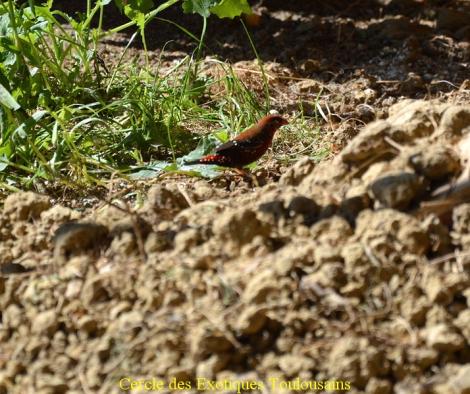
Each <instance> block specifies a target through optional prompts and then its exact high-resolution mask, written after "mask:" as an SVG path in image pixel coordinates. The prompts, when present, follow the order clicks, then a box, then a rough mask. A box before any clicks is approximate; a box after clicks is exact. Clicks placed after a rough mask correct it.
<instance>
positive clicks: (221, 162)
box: [184, 155, 229, 165]
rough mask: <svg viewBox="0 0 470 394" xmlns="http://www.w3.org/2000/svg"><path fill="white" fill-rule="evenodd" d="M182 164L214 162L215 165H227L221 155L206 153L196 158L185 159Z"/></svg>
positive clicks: (226, 161)
mask: <svg viewBox="0 0 470 394" xmlns="http://www.w3.org/2000/svg"><path fill="white" fill-rule="evenodd" d="M184 164H189V165H191V164H215V165H227V164H229V163H228V160H227V158H226V157H225V156H222V155H207V156H204V157H201V158H199V159H196V160H190V161H185V162H184Z"/></svg>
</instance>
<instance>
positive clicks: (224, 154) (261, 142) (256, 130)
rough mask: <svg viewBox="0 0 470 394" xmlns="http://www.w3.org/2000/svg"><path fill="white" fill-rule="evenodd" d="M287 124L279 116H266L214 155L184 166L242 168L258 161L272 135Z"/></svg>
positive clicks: (217, 149)
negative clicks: (202, 165)
mask: <svg viewBox="0 0 470 394" xmlns="http://www.w3.org/2000/svg"><path fill="white" fill-rule="evenodd" d="M286 124H287V120H285V119H284V118H283V117H282V116H281V115H267V116H265V117H264V118H262V119H261V120H260V121H259V122H258V123H256V124H255V125H253V126H251V127H250V128H248V129H247V130H245V131H244V132H242V133H240V134H238V135H237V136H236V137H235V138H234V139H233V140H231V141H228V142H226V143H224V144H222V145H220V146H218V147H217V148H216V149H215V153H213V154H210V155H207V156H204V157H201V158H200V159H197V160H193V161H189V162H186V164H215V165H218V166H223V167H233V168H243V167H244V166H246V165H248V164H250V163H253V162H254V161H256V160H258V159H259V158H260V157H261V156H263V155H264V153H265V152H266V151H267V150H268V148H269V147H270V146H271V143H272V141H273V137H274V133H275V132H276V131H277V129H279V127H281V126H284V125H286Z"/></svg>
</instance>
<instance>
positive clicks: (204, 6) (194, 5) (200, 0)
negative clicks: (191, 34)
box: [183, 0, 219, 18]
mask: <svg viewBox="0 0 470 394" xmlns="http://www.w3.org/2000/svg"><path fill="white" fill-rule="evenodd" d="M218 2H219V1H218V0H184V1H183V11H184V12H185V13H187V14H199V15H201V16H203V17H205V18H208V17H209V15H210V9H211V8H212V7H214V6H215V5H217V3H218Z"/></svg>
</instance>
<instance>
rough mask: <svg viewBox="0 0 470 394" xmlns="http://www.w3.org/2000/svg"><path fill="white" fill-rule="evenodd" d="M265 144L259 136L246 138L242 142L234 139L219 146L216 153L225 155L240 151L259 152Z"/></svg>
mask: <svg viewBox="0 0 470 394" xmlns="http://www.w3.org/2000/svg"><path fill="white" fill-rule="evenodd" d="M265 144H266V141H264V140H263V139H262V138H260V137H259V136H254V137H251V138H246V139H242V140H238V139H233V140H231V141H228V142H226V143H224V144H222V145H219V146H218V147H217V148H216V149H215V152H216V153H220V154H222V155H223V154H231V153H236V152H238V151H239V150H240V149H242V150H243V149H250V150H258V149H260V148H261V147H263V146H264V145H265Z"/></svg>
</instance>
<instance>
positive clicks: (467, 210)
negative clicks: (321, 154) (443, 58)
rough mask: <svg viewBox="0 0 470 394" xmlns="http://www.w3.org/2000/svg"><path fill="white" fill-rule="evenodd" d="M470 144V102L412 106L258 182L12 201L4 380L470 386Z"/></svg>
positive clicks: (7, 225)
mask: <svg viewBox="0 0 470 394" xmlns="http://www.w3.org/2000/svg"><path fill="white" fill-rule="evenodd" d="M469 141H470V107H468V106H454V105H450V104H440V103H433V102H425V101H404V102H401V103H400V104H397V105H395V106H392V107H391V109H390V116H389V118H388V119H386V120H380V121H377V122H374V123H371V124H369V125H368V126H366V127H365V128H364V129H363V130H362V131H361V132H360V133H359V134H358V135H357V136H356V137H355V138H354V139H353V140H352V141H351V142H350V143H349V144H348V145H347V147H346V148H345V149H344V150H343V151H342V152H341V153H340V154H339V155H338V156H337V157H336V158H335V159H334V160H333V161H331V162H327V163H322V164H320V165H315V164H314V163H313V162H311V161H310V160H309V159H303V160H300V161H299V162H298V163H297V164H296V165H294V166H293V167H291V168H290V169H289V170H288V171H287V172H285V173H284V174H283V175H282V177H281V179H280V180H279V182H278V183H275V184H269V185H266V186H264V187H261V188H255V189H254V190H253V191H251V192H250V193H240V192H238V193H236V192H234V193H230V192H228V191H225V190H222V189H220V188H218V187H217V186H214V184H212V183H209V182H206V181H197V182H192V183H189V182H188V183H185V184H183V183H181V182H179V181H171V180H170V181H165V182H162V183H159V184H157V185H156V186H154V187H153V188H152V189H151V191H150V192H149V195H148V199H147V202H146V203H145V205H144V206H143V207H142V208H140V209H139V210H137V211H136V212H133V213H129V212H128V210H127V209H126V208H125V207H123V206H121V205H119V202H115V203H114V204H113V205H109V204H103V205H102V206H101V207H99V208H98V209H94V210H90V211H89V212H88V211H87V212H78V211H74V210H72V209H69V208H65V207H62V206H53V207H51V205H50V203H49V200H48V199H47V198H45V197H43V196H38V195H34V194H31V193H20V194H14V195H12V196H10V197H9V198H8V199H7V201H6V202H5V205H4V209H3V213H2V215H1V216H0V221H1V233H0V240H1V246H0V248H1V253H0V256H1V257H0V263H1V265H2V273H3V275H2V277H1V278H0V294H1V299H0V302H1V311H2V314H1V321H2V327H3V330H1V331H0V338H1V345H0V353H1V354H2V357H1V358H0V370H1V372H0V391H2V392H18V393H19V392H23V391H24V388H25V387H31V388H34V391H35V392H42V393H46V392H47V393H50V392H53V393H61V392H66V391H67V390H70V391H74V392H82V391H85V392H95V391H98V390H101V391H103V392H115V391H118V382H119V379H121V378H123V377H132V378H133V379H152V378H155V379H161V380H163V381H164V382H165V384H168V382H171V380H172V379H173V378H176V380H177V381H184V382H186V383H187V382H191V384H192V388H193V390H194V389H195V387H196V386H195V382H196V381H197V378H206V379H210V380H214V381H219V382H220V381H224V379H225V380H227V381H231V382H235V381H238V382H258V386H257V387H258V388H259V387H261V386H262V385H263V384H264V387H265V388H269V389H271V390H272V391H280V389H279V388H280V386H279V387H275V388H273V386H271V385H272V384H279V382H283V381H290V382H295V381H296V379H297V381H300V382H305V381H313V380H316V381H323V382H324V381H332V380H336V381H339V380H341V381H347V382H350V386H351V391H350V392H363V391H366V392H368V393H387V392H392V391H393V392H399V393H417V392H435V393H461V394H463V393H468V392H469V390H470V381H469V379H468V376H470V372H469V368H470V347H469V342H470V330H469V327H470V311H469V306H470V253H469V250H470V249H469V248H470V204H469V203H468V201H469V194H470V193H469V190H470V188H469V168H470V167H469V166H470V164H469V161H468V157H469ZM71 221H72V223H71ZM73 221H75V222H73ZM276 379H277V380H276ZM275 382H277V383H275ZM292 384H294V383H292ZM166 387H167V386H166ZM293 387H294V386H292V387H291V391H295V388H293ZM137 388H138V387H137ZM277 389H279V390H277ZM206 390H207V391H211V388H210V387H209V386H207V387H206ZM170 391H171V390H170ZM189 391H190V390H189ZM199 391H202V389H201V390H199ZM212 391H213V390H212ZM218 391H219V392H220V391H224V390H218ZM236 391H237V390H236V389H235V391H233V390H232V391H231V390H228V389H226V390H225V392H236ZM286 392H289V391H288V390H287V391H286Z"/></svg>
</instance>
